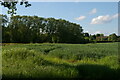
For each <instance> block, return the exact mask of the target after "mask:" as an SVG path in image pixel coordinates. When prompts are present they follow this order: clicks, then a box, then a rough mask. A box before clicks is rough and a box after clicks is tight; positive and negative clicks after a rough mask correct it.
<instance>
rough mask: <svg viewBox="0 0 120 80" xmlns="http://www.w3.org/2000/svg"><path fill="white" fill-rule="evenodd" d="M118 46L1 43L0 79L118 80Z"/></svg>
mask: <svg viewBox="0 0 120 80" xmlns="http://www.w3.org/2000/svg"><path fill="white" fill-rule="evenodd" d="M119 73H120V65H119V63H118V43H117V42H116V43H92V44H54V43H53V44H52V43H41V44H37V43H36V44H3V46H2V76H3V79H7V78H30V79H34V78H65V79H67V78H79V79H81V80H98V79H100V80H103V79H104V80H105V79H106V80H107V79H109V80H120V76H119Z"/></svg>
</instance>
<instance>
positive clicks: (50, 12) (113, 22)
mask: <svg viewBox="0 0 120 80" xmlns="http://www.w3.org/2000/svg"><path fill="white" fill-rule="evenodd" d="M31 4H32V6H31V7H29V8H24V7H23V6H19V5H18V6H17V7H18V11H17V14H18V15H31V16H34V15H37V16H39V17H45V18H49V17H54V18H56V19H60V18H62V19H65V20H68V21H70V22H74V23H77V24H80V25H81V26H82V28H83V29H84V32H88V33H90V34H96V33H104V34H105V35H109V34H111V33H116V34H117V33H118V18H117V16H118V15H117V13H118V3H117V2H31ZM2 13H3V14H5V13H6V10H5V9H2Z"/></svg>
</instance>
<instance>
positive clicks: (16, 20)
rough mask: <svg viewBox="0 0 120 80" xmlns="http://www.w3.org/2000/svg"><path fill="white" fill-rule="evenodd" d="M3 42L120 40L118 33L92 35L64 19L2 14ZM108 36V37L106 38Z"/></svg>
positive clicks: (0, 16)
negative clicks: (9, 16)
mask: <svg viewBox="0 0 120 80" xmlns="http://www.w3.org/2000/svg"><path fill="white" fill-rule="evenodd" d="M0 19H1V21H2V22H1V24H0V25H1V26H2V42H3V43H44V42H49V43H90V42H104V41H105V42H106V41H120V37H119V36H117V35H116V34H111V35H110V36H107V37H106V36H104V35H103V34H96V35H90V34H89V33H84V32H83V29H82V26H80V25H79V24H76V23H72V22H69V21H66V20H63V19H55V18H42V17H38V16H19V15H17V16H12V17H11V18H10V20H9V19H8V17H7V16H6V15H0ZM106 38H107V39H106Z"/></svg>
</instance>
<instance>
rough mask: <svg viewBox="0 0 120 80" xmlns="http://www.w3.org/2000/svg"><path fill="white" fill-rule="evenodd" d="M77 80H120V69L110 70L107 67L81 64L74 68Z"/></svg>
mask: <svg viewBox="0 0 120 80" xmlns="http://www.w3.org/2000/svg"><path fill="white" fill-rule="evenodd" d="M76 69H77V70H78V72H79V75H80V76H79V78H81V79H82V80H120V76H119V74H120V69H116V70H115V69H111V68H109V67H107V66H102V65H93V64H82V65H78V66H76Z"/></svg>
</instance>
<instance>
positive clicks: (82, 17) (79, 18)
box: [75, 16, 86, 21]
mask: <svg viewBox="0 0 120 80" xmlns="http://www.w3.org/2000/svg"><path fill="white" fill-rule="evenodd" d="M85 18H86V16H80V17H78V18H75V20H78V21H81V20H84V19H85Z"/></svg>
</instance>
